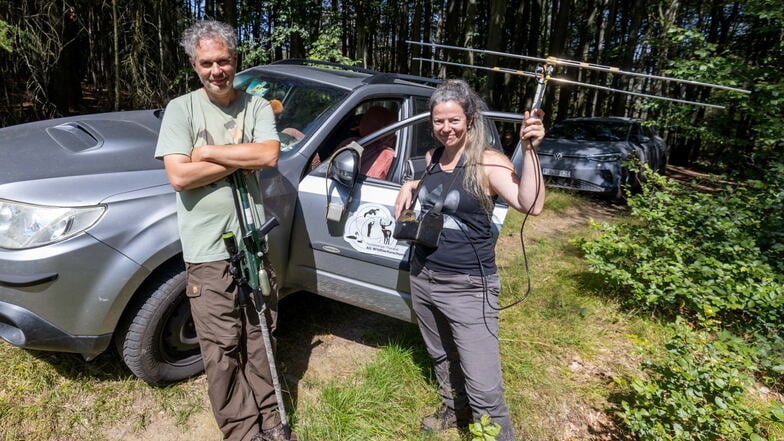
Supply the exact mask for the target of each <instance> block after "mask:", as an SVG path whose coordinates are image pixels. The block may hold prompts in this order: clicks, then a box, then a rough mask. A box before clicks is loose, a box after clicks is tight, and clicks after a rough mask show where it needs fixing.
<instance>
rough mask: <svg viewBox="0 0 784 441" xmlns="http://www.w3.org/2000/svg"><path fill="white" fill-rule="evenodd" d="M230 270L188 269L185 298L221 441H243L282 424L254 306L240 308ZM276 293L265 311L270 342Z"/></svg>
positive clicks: (210, 265)
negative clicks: (188, 306) (261, 430)
mask: <svg viewBox="0 0 784 441" xmlns="http://www.w3.org/2000/svg"><path fill="white" fill-rule="evenodd" d="M229 268H230V264H229V262H227V261H217V262H207V263H195V264H191V263H189V264H186V270H187V288H186V289H187V292H186V294H187V296H188V298H189V299H190V304H191V314H192V315H193V321H194V323H195V325H196V333H197V335H198V337H199V346H200V347H201V353H202V357H203V358H204V370H205V372H206V374H207V389H208V395H209V398H210V404H211V405H212V412H213V414H214V415H215V421H216V422H217V423H218V427H219V428H220V430H221V432H223V436H224V439H226V440H237V441H245V440H249V439H251V438H253V436H254V435H256V434H257V433H259V431H260V429H264V430H266V429H269V428H272V427H275V426H277V425H278V424H280V416H279V415H278V409H277V400H276V398H275V389H274V387H273V386H272V377H271V374H270V369H269V363H268V361H267V352H266V349H265V347H264V339H263V337H262V334H261V330H260V328H259V316H258V313H257V312H256V310H255V309H254V307H253V303H252V300H249V303H248V305H247V307H245V308H241V307H240V306H239V303H238V296H237V287H236V284H234V283H233V278H232V276H231V274H230V273H229ZM274 288H276V287H273V295H272V296H271V297H273V299H272V300H271V301H268V308H267V321H268V323H269V324H270V336H272V332H273V331H274V329H275V325H276V322H277V289H274ZM270 338H272V337H270ZM273 349H274V339H273Z"/></svg>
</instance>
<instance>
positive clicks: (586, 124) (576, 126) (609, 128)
mask: <svg viewBox="0 0 784 441" xmlns="http://www.w3.org/2000/svg"><path fill="white" fill-rule="evenodd" d="M628 132H629V124H628V123H625V122H622V121H617V122H616V121H564V122H562V123H560V124H556V125H555V126H553V128H552V130H550V132H549V133H548V134H547V137H548V138H553V139H570V140H573V141H622V140H625V139H626V135H627V133H628Z"/></svg>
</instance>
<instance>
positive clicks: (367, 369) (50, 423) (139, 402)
mask: <svg viewBox="0 0 784 441" xmlns="http://www.w3.org/2000/svg"><path fill="white" fill-rule="evenodd" d="M589 204H591V202H589V201H586V200H584V199H581V198H579V197H576V196H574V195H572V194H569V193H564V192H548V201H547V205H546V208H545V210H546V214H544V215H543V216H540V217H532V218H529V219H527V220H526V238H525V242H526V243H525V246H526V252H527V255H528V256H527V257H528V265H529V269H530V277H531V278H530V283H531V287H532V290H531V292H530V293H529V294H528V295H527V296H526V297H525V300H523V301H522V302H521V303H519V304H518V305H516V306H514V307H511V308H509V309H506V310H505V311H503V312H502V313H501V333H500V339H501V350H502V363H503V368H504V381H505V385H506V389H507V393H506V397H507V401H508V403H509V406H510V409H511V412H512V417H513V421H514V423H515V425H516V428H517V430H518V431H519V432H521V433H526V434H527V435H528V436H529V437H530V438H531V439H534V440H548V441H551V440H561V439H573V440H581V439H584V440H587V439H591V438H590V434H589V432H590V431H594V432H597V433H603V434H605V435H607V434H612V433H613V432H614V428H613V427H614V426H613V421H612V419H611V418H609V417H608V416H607V415H608V413H611V412H612V411H613V405H612V403H611V402H610V401H609V399H608V397H609V396H611V394H612V393H613V391H614V389H615V383H614V382H613V378H615V377H616V376H618V375H620V374H621V373H623V372H625V371H626V370H628V369H632V368H633V367H634V362H635V361H634V359H633V356H632V355H631V354H632V351H631V346H632V344H631V341H632V337H631V335H639V336H641V337H639V338H655V335H656V333H657V332H658V327H657V325H656V324H655V323H651V322H646V321H644V320H641V319H638V318H634V317H630V316H627V315H626V314H625V313H624V312H622V311H621V310H620V309H619V308H618V307H617V305H616V304H615V302H614V301H613V299H612V296H611V295H609V294H607V293H603V292H602V288H601V287H600V286H601V285H600V284H598V283H597V281H596V279H595V277H593V276H591V275H590V274H589V273H588V272H587V268H586V266H585V264H584V262H583V261H582V259H581V258H580V253H579V252H578V250H577V249H576V248H575V247H574V246H573V245H572V244H571V242H570V239H571V238H573V237H575V236H581V235H586V234H591V232H590V231H589V230H588V228H587V226H586V222H583V223H580V224H574V225H566V226H565V227H564V228H563V229H559V232H558V234H550V235H533V234H531V235H529V234H528V233H527V232H528V231H531V230H534V231H538V228H537V223H539V222H544V223H549V222H557V221H558V219H559V216H561V215H562V214H563V213H565V210H575V209H576V210H578V211H580V210H583V208H585V207H587V206H588V205H589ZM522 219H523V217H522V216H521V215H519V214H518V213H514V212H512V213H510V215H509V217H508V219H507V222H506V224H505V226H504V230H503V231H502V233H501V234H502V236H503V237H504V238H505V240H503V241H500V242H499V243H500V244H502V245H503V247H504V248H503V249H499V257H501V255H503V258H500V259H499V261H500V262H503V263H502V264H501V265H500V272H501V276H502V280H503V288H502V304H509V303H512V302H514V301H515V300H517V299H519V298H520V297H522V296H524V295H525V293H526V291H527V286H528V280H529V279H528V277H527V274H526V272H525V270H524V268H525V262H524V260H523V256H522V249H521V246H520V242H519V240H517V239H516V238H517V236H518V233H519V231H520V224H521V222H522ZM540 226H541V225H540ZM527 236H531V237H530V238H529V237H527ZM323 302H326V301H323ZM323 304H324V303H322V304H319V305H323ZM328 308H329V309H328V310H327V311H325V310H323V309H322V310H319V311H313V312H309V313H308V312H306V313H305V314H311V315H306V316H302V320H303V325H302V326H303V327H304V326H306V325H305V324H304V323H307V326H310V327H312V330H311V331H309V332H311V333H312V334H313V335H317V334H319V333H327V334H328V333H329V330H324V329H321V328H320V326H321V325H320V324H319V321H318V318H319V317H320V316H321V317H323V316H325V315H326V314H329V315H340V314H345V315H347V316H348V318H347V320H356V317H367V314H365V313H358V314H357V315H356V316H354V315H352V314H354V313H352V312H346V311H348V309H347V307H345V306H344V305H340V304H331V303H330V306H328ZM314 309H317V306H315V305H314ZM373 320H375V319H372V320H370V323H369V324H361V323H360V324H358V325H357V326H358V327H362V326H364V328H362V329H363V330H362V332H363V334H362V335H360V336H355V337H353V339H354V340H355V341H361V342H365V343H367V344H369V345H370V346H373V347H374V348H375V349H376V351H375V352H374V353H373V355H372V356H371V357H370V358H369V360H368V361H362V360H360V359H358V360H357V362H356V364H355V365H353V366H351V368H350V369H349V370H348V371H347V372H341V373H340V375H334V376H333V377H321V378H315V379H314V378H310V377H307V378H303V374H302V373H301V372H295V373H294V377H295V379H294V381H298V382H299V383H298V384H297V385H296V387H297V390H298V393H297V396H296V406H295V409H294V411H293V412H292V415H291V416H292V421H293V422H294V427H295V428H296V430H297V432H298V434H299V436H300V439H303V440H306V441H307V440H319V441H325V440H326V441H330V440H423V441H427V440H445V441H451V440H455V441H457V440H462V439H465V437H462V436H461V435H460V434H459V433H458V432H457V431H454V430H453V431H448V432H446V433H444V434H438V435H427V434H423V433H421V432H420V431H419V420H420V419H421V417H422V416H424V415H426V414H428V413H430V412H432V411H434V410H435V409H436V408H437V406H438V397H437V393H436V385H435V382H434V379H433V374H432V367H431V365H430V362H429V360H428V358H427V355H426V353H425V351H424V347H423V345H422V343H421V341H420V337H419V334H418V331H417V330H416V327H415V326H414V325H411V324H407V323H403V322H398V321H394V323H393V324H392V325H391V327H387V328H383V329H382V328H380V327H379V326H375V324H374V323H373ZM379 320H380V319H379ZM293 338H294V337H292V336H291V335H289V334H284V335H283V336H282V338H281V342H280V343H281V347H284V346H285V345H286V344H287V341H286V340H291V339H293ZM308 338H310V337H308ZM326 338H327V337H323V339H326ZM305 358H306V359H307V354H305ZM208 410H209V403H208V402H207V399H206V382H205V380H204V377H203V376H202V377H198V378H196V379H192V380H189V381H185V382H182V383H179V384H177V385H173V386H169V387H165V388H158V387H150V386H148V385H146V384H145V383H143V382H141V381H139V380H137V379H135V378H134V377H132V375H131V374H130V373H129V372H128V371H127V370H126V369H125V368H124V367H123V366H122V364H121V362H120V361H119V358H118V357H116V356H115V355H114V354H111V353H106V354H102V355H101V356H99V357H98V358H97V359H96V360H93V361H92V362H89V363H86V362H84V361H83V360H81V358H79V357H78V356H74V355H67V354H46V353H37V352H30V351H24V350H20V349H17V348H14V347H12V346H10V345H8V344H6V343H0V440H2V441H9V440H33V439H35V440H71V439H73V440H76V439H78V440H108V439H145V438H144V436H145V434H147V433H154V432H155V428H156V427H157V425H158V424H160V423H161V421H162V420H165V421H167V422H169V424H173V425H174V427H176V428H177V430H176V431H175V433H174V434H169V435H168V437H167V439H168V440H169V441H177V440H179V439H183V440H184V439H200V438H194V437H193V435H194V433H192V432H190V428H191V427H192V426H193V425H194V418H195V416H196V415H202V416H203V415H204V413H205V412H207V411H208ZM119 428H122V429H121V430H120V429H119ZM212 433H213V435H211V436H214V433H215V432H212ZM608 436H610V437H611V438H614V439H620V436H615V437H613V436H612V435H608ZM150 439H153V438H150ZM154 439H161V438H154ZM204 439H219V437H215V438H209V437H207V438H204Z"/></svg>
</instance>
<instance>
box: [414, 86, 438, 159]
mask: <svg viewBox="0 0 784 441" xmlns="http://www.w3.org/2000/svg"><path fill="white" fill-rule="evenodd" d="M428 100H429V99H428V98H425V97H416V98H414V115H419V114H420V113H424V112H429V111H430V108H429V107H428V105H427V104H428ZM435 145H436V141H435V139H433V131H432V130H431V125H430V121H429V120H428V121H427V123H426V124H416V125H415V126H414V131H413V137H412V151H411V155H410V159H424V157H425V153H427V151H428V150H430V149H432V148H433V147H435Z"/></svg>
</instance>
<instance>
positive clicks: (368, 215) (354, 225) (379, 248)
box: [343, 204, 408, 259]
mask: <svg viewBox="0 0 784 441" xmlns="http://www.w3.org/2000/svg"><path fill="white" fill-rule="evenodd" d="M394 230H395V218H394V217H393V216H392V214H391V213H390V212H389V209H388V208H387V207H385V206H383V205H381V204H363V205H360V206H359V207H358V208H357V210H356V211H355V212H353V213H351V214H350V215H349V217H348V219H346V228H345V229H344V233H343V239H344V240H345V241H346V242H348V243H349V245H351V247H352V248H354V249H355V250H357V251H359V252H362V253H368V254H378V255H382V256H387V257H392V258H395V259H398V258H401V257H403V255H404V254H405V253H406V250H408V243H407V242H400V244H398V242H397V241H396V240H395V238H394V237H392V231H394Z"/></svg>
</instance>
